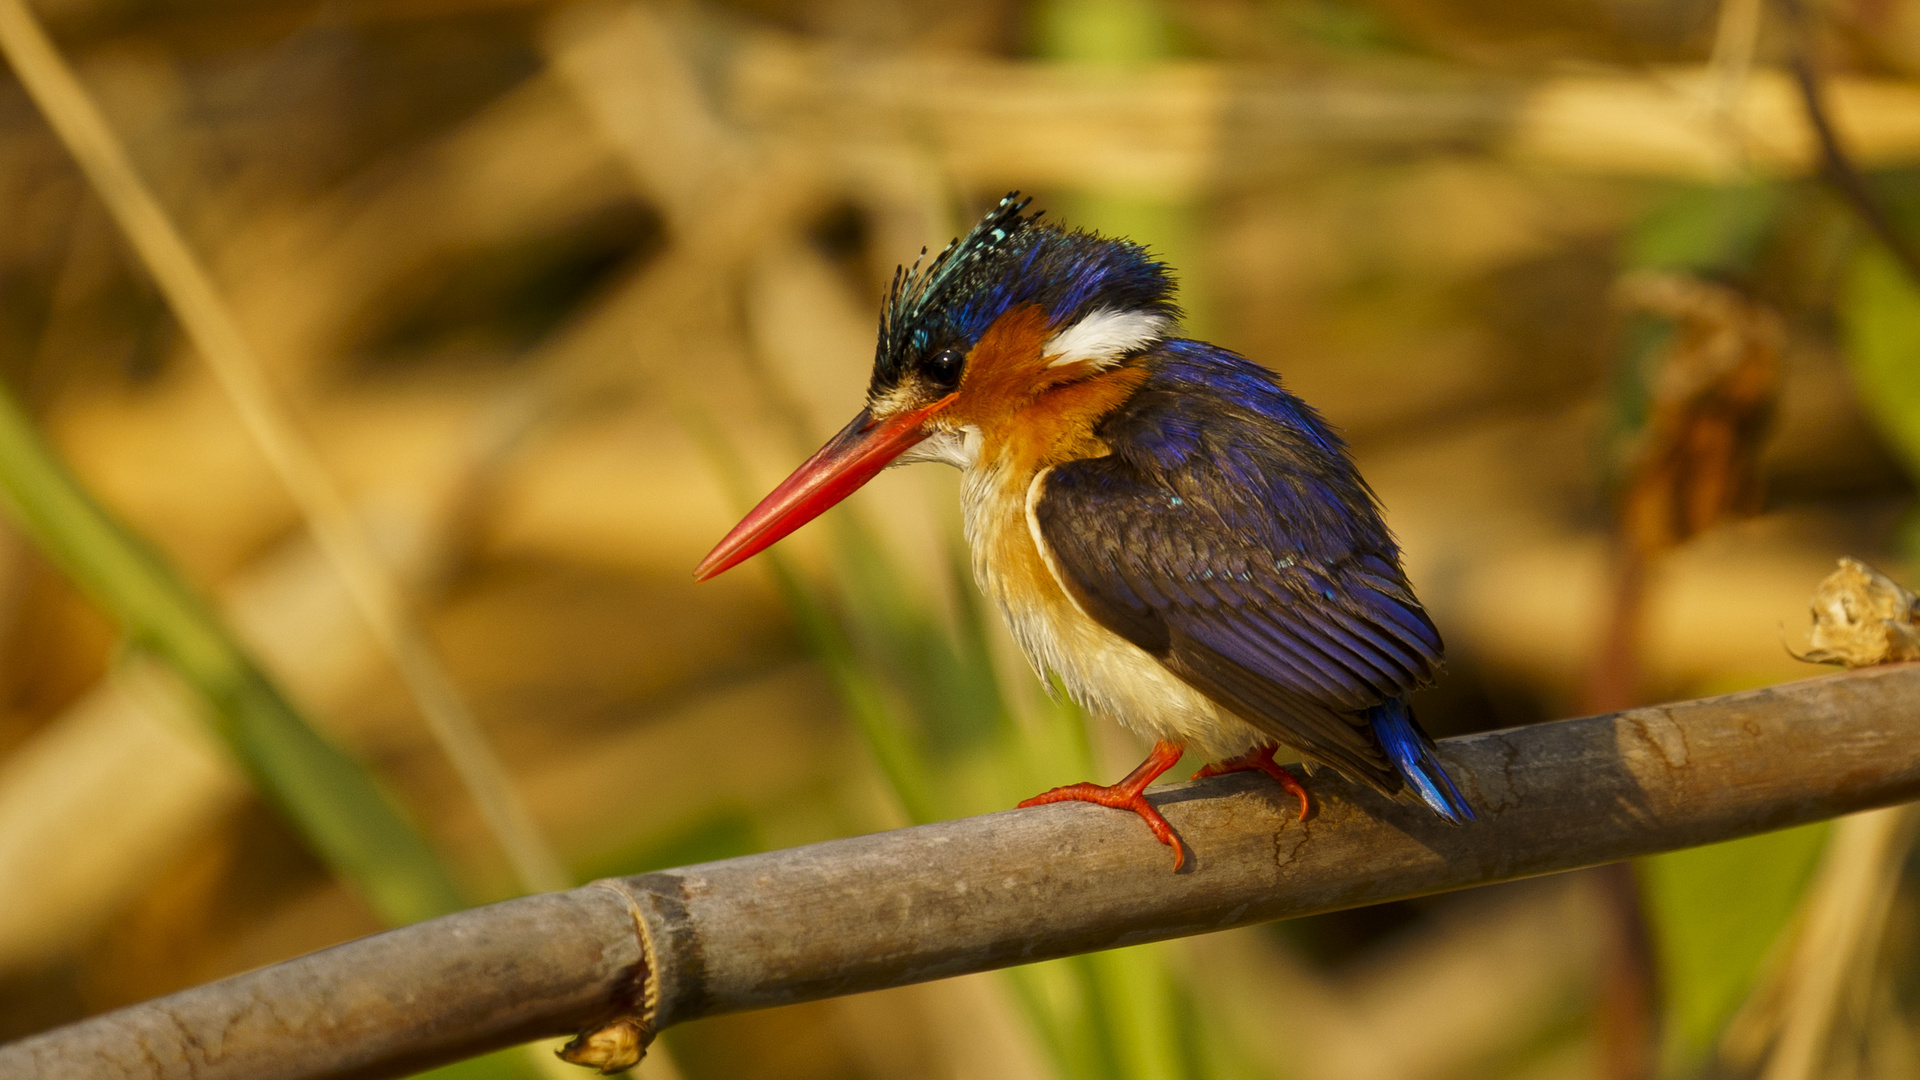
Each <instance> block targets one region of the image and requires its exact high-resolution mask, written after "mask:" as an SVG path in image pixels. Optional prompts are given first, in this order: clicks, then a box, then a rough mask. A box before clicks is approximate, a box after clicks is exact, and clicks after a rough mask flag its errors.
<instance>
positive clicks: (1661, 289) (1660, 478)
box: [1620, 273, 1784, 556]
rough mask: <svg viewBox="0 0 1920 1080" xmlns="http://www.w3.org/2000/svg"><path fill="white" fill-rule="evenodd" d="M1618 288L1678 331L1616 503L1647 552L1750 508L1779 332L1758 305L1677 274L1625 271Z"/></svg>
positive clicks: (1755, 501)
mask: <svg viewBox="0 0 1920 1080" xmlns="http://www.w3.org/2000/svg"><path fill="white" fill-rule="evenodd" d="M1620 295H1621V299H1622V300H1623V302H1625V303H1626V304H1627V305H1629V306H1630V307H1633V308H1636V309H1639V310H1643V311H1648V312H1651V313H1653V314H1655V315H1659V316H1662V317H1664V318H1667V319H1671V320H1673V321H1674V323H1675V326H1676V331H1677V332H1676V334H1675V336H1674V340H1673V344H1672V345H1671V346H1670V347H1669V348H1668V350H1667V352H1666V354H1665V356H1664V357H1662V359H1661V362H1660V369H1659V371H1658V373H1657V374H1656V375H1655V377H1654V379H1653V385H1652V398H1653V400H1652V403H1651V404H1652V410H1651V414H1650V416H1649V417H1648V421H1647V425H1646V428H1645V430H1644V432H1643V433H1642V435H1641V437H1640V444H1639V446H1638V447H1636V448H1635V452H1634V454H1633V458H1632V465H1631V468H1630V470H1629V476H1630V480H1629V481H1628V484H1627V487H1626V490H1625V494H1624V496H1623V498H1622V502H1621V508H1620V521H1621V528H1622V531H1623V534H1624V535H1625V536H1626V537H1627V538H1628V539H1629V540H1630V541H1631V542H1632V543H1633V544H1634V545H1635V546H1636V547H1638V548H1639V550H1640V551H1641V552H1642V553H1643V554H1645V555H1647V556H1652V555H1655V554H1657V553H1659V552H1661V551H1665V550H1667V549H1668V548H1671V547H1674V546H1675V545H1678V544H1680V543H1683V542H1685V541H1686V540H1688V539H1691V538H1692V537H1694V536H1696V535H1698V534H1699V533H1701V532H1703V531H1705V530H1706V529H1708V528H1710V527H1712V526H1714V525H1717V524H1720V523H1721V522H1725V521H1730V520H1736V519H1738V518H1742V517H1747V516H1749V515H1751V514H1753V513H1754V512H1755V511H1757V510H1758V509H1759V506H1760V480H1759V467H1758V459H1759V455H1760V446H1761V443H1762V441H1763V440H1764V438H1765V436H1766V432H1767V427H1768V424H1769V422H1770V421H1771V419H1772V415H1773V404H1774V399H1775V396H1776V395H1777V393H1778V390H1779V366H1780V365H1779V358H1780V345H1781V339H1782V337H1783V336H1784V332H1783V330H1782V327H1781V323H1780V318H1779V316H1778V315H1776V314H1774V312H1773V311H1772V309H1770V308H1768V307H1767V306H1765V305H1763V304H1760V303H1757V302H1755V301H1752V300H1749V299H1748V298H1746V297H1745V296H1743V295H1741V294H1740V293H1739V292H1737V291H1735V290H1734V289H1731V288H1729V287H1727V286H1725V285H1719V284H1716V283H1713V282H1710V281H1704V280H1701V279H1699V278H1695V277H1692V276H1690V275H1686V274H1674V273H1646V274H1636V275H1632V276H1629V277H1627V278H1625V279H1623V280H1622V282H1621V284H1620Z"/></svg>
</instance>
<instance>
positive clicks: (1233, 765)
mask: <svg viewBox="0 0 1920 1080" xmlns="http://www.w3.org/2000/svg"><path fill="white" fill-rule="evenodd" d="M1278 749H1280V747H1279V746H1278V745H1277V744H1275V743H1268V744H1266V745H1265V746H1256V747H1254V748H1253V749H1252V750H1249V751H1247V752H1246V753H1244V754H1241V755H1240V756H1239V757H1230V758H1228V759H1226V760H1225V761H1216V762H1214V763H1213V764H1211V765H1207V766H1204V767H1203V768H1201V770H1200V771H1199V772H1197V773H1194V774H1193V778H1194V779H1195V780H1200V779H1203V778H1205V777H1209V776H1224V775H1226V774H1227V773H1234V772H1261V773H1266V774H1267V775H1268V776H1271V777H1273V778H1274V779H1275V780H1277V781H1279V783H1280V786H1281V787H1283V788H1286V789H1287V793H1288V794H1290V795H1292V796H1293V797H1294V798H1296V799H1298V800H1300V820H1301V821H1305V820H1307V812H1308V811H1309V810H1311V809H1312V808H1313V803H1312V801H1311V800H1310V799H1309V798H1308V796H1307V789H1306V788H1305V787H1303V786H1301V783H1300V781H1298V780H1296V779H1294V777H1293V774H1292V773H1290V772H1288V771H1287V770H1286V767H1285V766H1282V765H1276V764H1275V763H1274V760H1273V752H1274V751H1275V750H1278Z"/></svg>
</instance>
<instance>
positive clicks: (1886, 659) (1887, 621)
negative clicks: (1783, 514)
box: [1796, 558, 1920, 668]
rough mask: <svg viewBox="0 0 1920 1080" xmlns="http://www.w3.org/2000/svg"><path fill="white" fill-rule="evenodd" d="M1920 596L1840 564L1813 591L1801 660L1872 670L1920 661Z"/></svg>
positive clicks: (1854, 562) (1855, 564) (1854, 564)
mask: <svg viewBox="0 0 1920 1080" xmlns="http://www.w3.org/2000/svg"><path fill="white" fill-rule="evenodd" d="M1917 617H1920V596H1915V595H1914V594H1912V593H1910V592H1908V591H1907V590H1906V589H1904V588H1902V587H1901V586H1900V584H1899V583H1898V582H1896V581H1894V580H1893V579H1891V578H1889V577H1887V576H1886V575H1885V574H1882V573H1881V572H1880V571H1878V570H1875V569H1874V568H1873V567H1871V566H1868V565H1867V564H1866V563H1863V562H1861V561H1859V560H1858V559H1846V558H1843V559H1841V560H1840V569H1838V570H1835V571H1834V572H1833V573H1831V574H1828V575H1827V576H1826V577H1825V578H1824V579H1823V580H1822V581H1821V582H1820V584H1819V586H1818V587H1817V588H1815V589H1814V590H1813V633H1812V634H1811V635H1810V636H1809V638H1808V642H1807V643H1808V644H1809V645H1810V646H1812V647H1811V648H1809V649H1808V650H1807V651H1806V652H1805V653H1798V654H1796V655H1797V656H1799V658H1800V659H1802V660H1806V661H1808V662H1810V663H1816V664H1843V665H1845V666H1847V667H1850V668H1857V667H1872V666H1873V665H1875V664H1891V663H1895V662H1897V661H1901V660H1920V626H1916V625H1915V619H1916V618H1917Z"/></svg>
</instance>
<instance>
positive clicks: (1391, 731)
mask: <svg viewBox="0 0 1920 1080" xmlns="http://www.w3.org/2000/svg"><path fill="white" fill-rule="evenodd" d="M1367 720H1368V721H1369V722H1370V723H1371V724H1372V725H1373V733H1374V734H1375V735H1378V736H1379V737H1380V745H1381V746H1382V747H1383V748H1385V750H1386V752H1387V760H1389V761H1391V762H1393V767H1394V769H1395V770H1396V771H1398V772H1399V773H1400V778H1401V779H1403V780H1405V781H1406V782H1407V785H1408V786H1409V787H1411V788H1413V790H1414V792H1415V794H1417V795H1419V796H1420V801H1421V802H1423V803H1426V804H1427V806H1428V807H1430V808H1431V809H1432V810H1433V812H1434V813H1436V814H1439V815H1440V816H1441V817H1443V818H1446V819H1447V820H1448V821H1450V822H1452V823H1453V824H1455V825H1461V824H1465V823H1466V822H1469V821H1472V820H1474V816H1473V807H1471V806H1468V805H1467V800H1466V799H1464V798H1462V797H1461V795H1460V789H1459V788H1457V787H1454V786H1453V780H1452V778H1450V777H1448V776H1447V770H1445V769H1443V768H1441V767H1440V759H1439V758H1438V757H1435V756H1434V752H1433V740H1432V739H1429V738H1427V733H1426V732H1424V731H1421V730H1420V726H1419V725H1418V724H1416V723H1414V722H1413V710H1412V709H1409V708H1408V707H1407V703H1406V702H1405V701H1402V700H1401V699H1399V698H1389V699H1387V700H1386V701H1384V702H1381V703H1380V704H1378V705H1375V706H1374V707H1373V708H1371V709H1368V710H1367Z"/></svg>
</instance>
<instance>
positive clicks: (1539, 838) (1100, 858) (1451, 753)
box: [0, 664, 1920, 1080]
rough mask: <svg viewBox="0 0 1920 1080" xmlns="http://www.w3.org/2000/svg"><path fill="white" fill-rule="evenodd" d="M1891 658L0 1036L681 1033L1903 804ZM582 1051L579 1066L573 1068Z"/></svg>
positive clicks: (115, 1078) (418, 1056)
mask: <svg viewBox="0 0 1920 1080" xmlns="http://www.w3.org/2000/svg"><path fill="white" fill-rule="evenodd" d="M1916 695H1920V665H1915V664H1905V665H1896V666H1889V667H1881V668H1872V669H1866V670H1861V671H1856V672H1851V673H1848V674H1845V675H1836V676H1831V677H1828V678H1822V679H1813V680H1809V681H1806V682H1799V683H1791V684H1788V685H1785V686H1780V687H1776V688H1773V689H1768V690H1758V691H1752V692H1748V693H1742V694H1732V695H1727V696H1724V697H1716V698H1704V699H1701V700H1698V701H1688V702H1680V703H1676V704H1671V705H1662V706H1655V707H1651V708H1644V709H1634V710H1630V711H1628V712H1624V713H1613V714H1608V715H1604V716H1595V717H1587V718H1584V719H1578V720H1566V721H1561V722H1558V723H1551V724H1538V725H1535V726H1532V727H1526V728H1516V729H1513V730H1510V731H1497V732H1491V733H1488V734H1484V735H1474V736H1468V737H1466V738H1460V739H1449V740H1447V741H1446V742H1444V743H1442V744H1441V753H1442V755H1443V757H1444V758H1445V759H1446V761H1447V767H1448V771H1449V772H1451V773H1452V774H1453V775H1454V776H1455V777H1456V778H1457V779H1458V780H1459V781H1460V783H1461V787H1462V789H1463V790H1465V791H1466V792H1467V794H1468V797H1469V798H1470V799H1471V800H1472V801H1473V803H1474V806H1475V808H1476V810H1478V812H1479V813H1480V815H1481V821H1480V822H1479V823H1478V824H1476V825H1474V826H1471V827H1467V828H1449V827H1447V826H1445V825H1442V824H1439V823H1437V822H1436V821H1434V820H1433V819H1432V817H1431V816H1430V815H1426V814H1424V813H1422V812H1421V811H1419V810H1418V809H1412V808H1407V807H1403V806H1400V805H1398V804H1390V803H1387V802H1385V801H1383V800H1381V799H1379V798H1378V797H1376V796H1374V795H1372V794H1371V793H1369V792H1366V791H1356V790H1355V789H1354V788H1352V787H1351V786H1349V785H1347V784H1345V783H1342V782H1341V781H1339V780H1337V779H1335V778H1332V777H1329V776H1327V775H1326V774H1324V773H1323V774H1322V775H1321V777H1320V778H1318V779H1316V780H1315V781H1314V782H1313V788H1314V793H1315V796H1316V798H1317V800H1318V806H1319V809H1318V811H1317V813H1316V814H1315V816H1314V817H1313V818H1312V819H1311V820H1310V821H1308V822H1307V823H1305V824H1304V825H1303V824H1301V823H1299V822H1296V821H1294V820H1292V815H1291V810H1292V806H1293V804H1292V802H1291V801H1289V800H1288V799H1286V798H1285V797H1284V796H1283V795H1282V794H1281V793H1279V792H1278V791H1277V790H1274V789H1272V788H1270V787H1269V786H1267V785H1266V784H1265V783H1264V782H1263V781H1261V780H1260V779H1258V778H1249V777H1222V778H1218V779H1214V780H1207V781H1202V782H1200V783H1194V784H1183V785H1177V786H1174V787H1170V788H1167V789H1164V790H1162V791H1159V792H1156V798H1155V801H1156V802H1157V803H1158V804H1159V805H1160V806H1161V808H1162V810H1163V811H1164V812H1165V813H1166V815H1167V817H1168V819H1169V820H1170V821H1171V822H1172V823H1173V825H1174V827H1175V828H1176V829H1178V830H1179V831H1180V834H1181V836H1182V837H1183V838H1184V839H1185V840H1186V842H1187V843H1188V845H1189V846H1190V847H1191V849H1192V852H1193V855H1192V857H1191V858H1190V859H1189V860H1188V865H1189V867H1190V868H1191V869H1190V870H1189V871H1188V872H1186V873H1181V874H1170V873H1168V872H1167V868H1166V857H1165V850H1164V849H1163V848H1161V847H1160V846H1159V845H1158V844H1156V843H1154V842H1153V840H1152V838H1150V837H1148V836H1146V835H1145V832H1144V831H1143V830H1142V829H1141V828H1140V825H1139V822H1138V821H1136V820H1135V819H1134V818H1133V817H1132V816H1131V815H1126V814H1117V813H1113V812H1112V811H1107V810H1103V809H1101V808H1098V807H1092V806H1084V805H1077V804H1074V805H1059V806H1047V807H1038V808H1035V809H1031V810H1013V811H1006V812H1003V813H998V814H989V815H986V816H983V817H975V818H966V819H963V820H960V821H951V822H945V823H942V824H937V825H925V826H919V827H916V828H911V829H900V830H896V831H893V832H886V833H879V834H875V835H872V836H862V837H855V838H852V839H847V840H835V841H831V842H828V843H824V844H814V845H811V846H808V847H802V848H793V849H789V850H786V851H776V852H771V853H768V854H765V855H753V856H748V857H745V858H739V859H728V860H726V861H723V862H716V863H707V864H703V865H700V866H693V867H686V868H683V869H679V870H668V871H663V872H661V873H655V874H646V875H642V876H639V877H631V878H619V879H612V880H608V881H602V882H596V883H594V884H592V885H589V886H586V887H584V888H580V889H574V890H572V891H570V892H564V893H552V894H546V895H541V896H532V897H525V898H522V899H518V900H509V901H507V902H505V903H500V904H495V905H493V906H491V907H485V908H477V909H474V910H471V911H466V912H461V913H460V914H457V915H451V916H448V917H446V918H441V919H435V920H433V921H431V922H425V923H420V924H417V925H414V926H410V927H406V928H404V929H400V930H393V931H389V932H387V933H384V934H379V935H376V936H374V937H370V938H365V939H362V940H360V941H356V942H353V943H350V944H347V945H341V946H338V947H336V948H332V949H328V950H325V951H323V952H319V953H314V954H312V955H310V956H306V957H302V958H300V959H297V960H291V961H288V962H286V963H283V964H276V965H274V966H272V967H268V968H263V969H261V970H259V971H254V972H251V973H248V974H245V975H239V976H235V977H234V978H231V979H226V980H224V981H221V982H217V983H213V984H210V985H207V986H203V987H199V988H197V989H194V990H188V991H184V992H182V993H179V994H174V995H171V996H169V997H165V998H160V999H158V1000H155V1001H150V1002H147V1003H144V1004H141V1005H134V1006H131V1007H129V1008H125V1009H121V1010H119V1011H118V1012H113V1013H108V1014H106V1015H104V1016H99V1017H95V1018H93V1019H91V1020H87V1021H84V1022H82V1023H79V1024H74V1025H72V1026H70V1027H66V1028H60V1029H57V1030H55V1031H51V1032H47V1033H44V1034H41V1035H36V1036H33V1037H31V1038H27V1039H23V1040H21V1041H19V1042H15V1043H12V1044H10V1045H7V1046H0V1075H4V1076H22V1077H35V1078H38V1080H66V1078H69V1077H73V1078H79V1077H86V1078H89V1080H127V1078H134V1077H140V1078H147V1080H169V1078H174V1077H182V1078H184V1077H189V1076H190V1077H193V1078H195V1080H222V1078H228V1077H232V1078H240V1077H245V1078H248V1080H291V1078H316V1077H347V1076H353V1077H383V1076H399V1075H404V1074H406V1073H408V1072H411V1071H414V1070H418V1069H421V1068H424V1067H426V1066H429V1065H433V1064H436V1063H440V1062H445V1061H451V1060H454V1059H456V1058H460V1057H463V1056H467V1055H470V1054H476V1053H479V1052H481V1051H483V1050H488V1049H492V1048H494V1047H498V1046H503V1045H507V1044H509V1043H514V1042H519V1041H523V1040H527V1039H532V1038H537V1037H540V1036H547V1035H555V1034H561V1033H565V1032H568V1031H573V1030H580V1029H587V1030H589V1031H592V1032H594V1033H595V1034H596V1035H597V1036H599V1038H598V1040H597V1041H596V1045H602V1046H605V1045H611V1046H612V1048H613V1050H614V1051H615V1053H614V1054H613V1055H612V1060H611V1061H610V1062H609V1063H610V1064H614V1065H617V1064H619V1063H620V1057H619V1054H618V1051H620V1050H627V1051H633V1050H637V1049H638V1048H639V1047H641V1046H644V1044H645V1042H646V1041H647V1040H648V1039H649V1038H651V1036H652V1034H653V1033H654V1032H657V1031H659V1030H660V1029H662V1028H664V1027H666V1026H668V1025H671V1024H677V1023H681V1022H684V1021H687V1020H693V1019H696V1018H699V1017H702V1016H711V1015H715V1014H718V1013H726V1012H734V1011H739V1010H744V1009H758V1008H766V1007H769V1006H773V1005H784V1004H788V1003H791V1002H797V1001H807V1000H812V999H817V998H825V997H835V996H839V995H844V994H854V993H859V992H862V991H866V990H877V989H881V988H883V987H889V986H899V985H902V984H905V983H913V982H923V981H926V980H930V979H938V978H944V977H947V976H950V975H960V974H964V973H967V972H973V971H982V970H987V969H991V968H1000V967H1007V966H1010V965H1014V964H1022V963H1028V962H1031V961H1035V960H1043V959H1048V958H1052V957H1058V956H1066V955H1069V954H1074V953H1083V952H1091V951H1094V950H1099V949H1107V948H1113V947H1115V946H1120V945H1129V944H1134V943H1138V942H1144V941H1153V940H1157V939H1161V938H1171V937H1179V936H1182V935H1187V934H1199V933H1205V932H1208V931H1212V930H1224V929H1227V928H1229V927H1234V926H1244V925H1247V924H1249V923H1256V922H1262V921H1266V920H1271V919H1283V918H1292V917H1294V916H1299V915H1308V914H1313V913H1316V912H1322V911H1332V910H1336V909H1339V908H1348V907H1355V906H1359V905H1363V904H1373V903H1379V902H1382V901H1386V900H1393V899H1399V898H1403V897H1409V896H1419V895H1423V894H1427V893H1434V892H1441V891H1445V890H1449V889H1460V888H1467V887H1470V886H1474V885H1484V884H1488V883H1491V882H1496V881H1506V880H1511V879H1514V878H1522V877H1529V876H1533V875H1537V874H1547V873H1553V872H1556V871H1560V870H1570V869H1574V868H1576V867H1582V866H1591V865H1594V864H1597V863H1604V862H1610V861H1613V860H1618V859H1624V858H1628V857H1631V856H1635V855H1644V854H1649V853H1653V852H1659V851H1667V850H1672V849H1675V848H1682V847H1688V846H1692V845H1696V844H1705V843H1712V842H1714V841H1719V840H1727V839H1732V838H1735V837H1740V836H1747V835H1751V834H1754V833H1760V832H1766V831H1769V830H1773V829H1780V828H1785V827H1788V826H1792V825H1799V824H1802V823H1805V822H1809V821H1816V820H1820V819H1823V818H1828V817H1833V816H1836V815H1839V814H1847V813H1852V812H1854V811H1858V810H1866V809H1871V808H1874V807H1879V806H1888V805H1892V804H1895V803H1900V802H1904V801H1907V800H1911V799H1914V798H1917V797H1920V710H1917V709H1915V708H1914V707H1913V702H1914V701H1915V699H1916ZM602 1060H606V1059H602Z"/></svg>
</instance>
